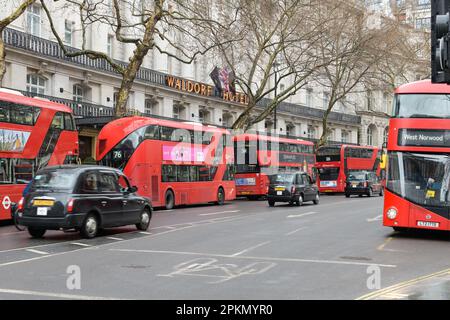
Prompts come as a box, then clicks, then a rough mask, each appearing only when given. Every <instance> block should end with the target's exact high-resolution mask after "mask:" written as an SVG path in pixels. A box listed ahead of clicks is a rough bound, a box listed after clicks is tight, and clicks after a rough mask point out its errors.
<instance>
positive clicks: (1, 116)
mask: <svg viewBox="0 0 450 320" xmlns="http://www.w3.org/2000/svg"><path fill="white" fill-rule="evenodd" d="M0 122H9V103H7V102H4V101H0Z"/></svg>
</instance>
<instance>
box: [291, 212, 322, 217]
mask: <svg viewBox="0 0 450 320" xmlns="http://www.w3.org/2000/svg"><path fill="white" fill-rule="evenodd" d="M316 213H317V212H315V211H311V212H305V213H300V214H290V215H288V216H287V217H286V218H300V217H304V216H309V215H311V214H316Z"/></svg>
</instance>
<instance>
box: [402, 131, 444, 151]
mask: <svg viewBox="0 0 450 320" xmlns="http://www.w3.org/2000/svg"><path fill="white" fill-rule="evenodd" d="M398 145H399V146H420V147H448V146H450V130H424V129H400V130H399V132H398Z"/></svg>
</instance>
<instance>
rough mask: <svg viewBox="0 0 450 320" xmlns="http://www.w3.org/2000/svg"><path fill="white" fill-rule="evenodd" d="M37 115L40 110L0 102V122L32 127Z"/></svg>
mask: <svg viewBox="0 0 450 320" xmlns="http://www.w3.org/2000/svg"><path fill="white" fill-rule="evenodd" d="M39 113H40V108H36V107H30V106H24V105H20V104H15V103H11V102H7V101H0V122H9V123H16V124H23V125H27V126H33V125H34V124H35V123H36V120H37V118H38V116H39Z"/></svg>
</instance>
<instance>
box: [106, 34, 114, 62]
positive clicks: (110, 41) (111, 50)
mask: <svg viewBox="0 0 450 320" xmlns="http://www.w3.org/2000/svg"><path fill="white" fill-rule="evenodd" d="M113 41H114V36H112V35H110V34H109V35H108V40H107V44H106V53H107V54H108V56H110V57H111V58H112V57H113V54H114V48H113Z"/></svg>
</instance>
